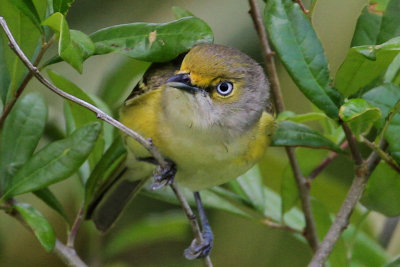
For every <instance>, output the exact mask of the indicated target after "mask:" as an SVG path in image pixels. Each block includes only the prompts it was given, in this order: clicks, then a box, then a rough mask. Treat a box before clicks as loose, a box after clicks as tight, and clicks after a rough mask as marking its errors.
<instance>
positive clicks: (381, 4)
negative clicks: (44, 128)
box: [369, 0, 390, 11]
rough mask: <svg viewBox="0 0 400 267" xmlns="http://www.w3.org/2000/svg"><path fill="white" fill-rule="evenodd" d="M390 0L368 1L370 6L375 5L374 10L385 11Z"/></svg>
mask: <svg viewBox="0 0 400 267" xmlns="http://www.w3.org/2000/svg"><path fill="white" fill-rule="evenodd" d="M389 1H390V0H369V4H370V5H375V6H374V10H376V11H385V10H386V7H387V5H388V3H389Z"/></svg>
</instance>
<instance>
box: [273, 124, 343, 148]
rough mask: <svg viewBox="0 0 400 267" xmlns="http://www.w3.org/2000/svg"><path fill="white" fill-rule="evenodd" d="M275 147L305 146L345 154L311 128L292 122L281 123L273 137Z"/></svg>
mask: <svg viewBox="0 0 400 267" xmlns="http://www.w3.org/2000/svg"><path fill="white" fill-rule="evenodd" d="M271 145H273V146H304V147H312V148H322V149H329V150H333V151H336V152H339V153H341V152H343V151H342V150H341V149H340V148H339V147H338V146H337V145H335V144H334V143H333V142H332V141H331V140H329V139H327V138H325V137H324V136H323V135H321V134H320V133H318V132H317V131H315V130H313V129H311V128H310V127H308V126H306V125H304V124H300V123H295V122H291V121H280V122H278V123H277V129H276V131H275V133H274V135H273V136H272V143H271Z"/></svg>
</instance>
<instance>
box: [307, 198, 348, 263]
mask: <svg viewBox="0 0 400 267" xmlns="http://www.w3.org/2000/svg"><path fill="white" fill-rule="evenodd" d="M311 204H312V211H313V216H314V220H315V226H316V229H317V235H318V238H319V239H320V240H323V238H324V237H325V235H326V234H327V233H328V231H329V228H330V226H331V224H332V219H331V216H330V214H329V212H328V211H327V209H326V208H325V207H324V206H323V205H322V204H321V203H320V202H319V201H317V200H316V199H311ZM328 260H329V262H330V266H332V267H342V266H348V260H347V250H346V246H345V243H344V241H343V239H342V238H339V240H338V241H337V242H336V244H335V247H334V249H333V251H332V253H331V255H330V256H329V258H328Z"/></svg>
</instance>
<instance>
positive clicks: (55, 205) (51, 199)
mask: <svg viewBox="0 0 400 267" xmlns="http://www.w3.org/2000/svg"><path fill="white" fill-rule="evenodd" d="M33 193H34V194H35V196H37V197H38V198H40V199H41V200H42V201H43V202H44V203H46V204H47V205H48V206H49V207H50V208H52V209H53V210H55V211H56V212H57V213H58V214H60V215H61V217H63V218H64V220H65V221H66V222H67V223H69V219H68V216H67V214H66V213H65V211H64V208H63V206H62V205H61V203H60V202H59V201H58V199H57V198H56V196H55V195H54V194H53V193H52V192H51V191H50V190H49V189H48V188H43V189H40V190H38V191H34V192H33Z"/></svg>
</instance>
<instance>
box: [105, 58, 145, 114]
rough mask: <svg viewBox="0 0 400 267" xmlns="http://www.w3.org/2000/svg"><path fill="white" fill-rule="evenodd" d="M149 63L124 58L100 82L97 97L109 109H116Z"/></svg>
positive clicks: (111, 67)
mask: <svg viewBox="0 0 400 267" xmlns="http://www.w3.org/2000/svg"><path fill="white" fill-rule="evenodd" d="M149 66H150V63H149V62H144V61H139V60H136V59H133V58H128V57H124V58H123V59H121V60H119V61H118V62H117V63H116V64H114V65H112V66H110V71H109V72H107V73H106V74H105V75H104V77H103V79H102V82H101V85H100V89H99V95H100V97H101V98H102V99H103V100H104V101H105V102H106V103H107V105H108V106H109V107H111V108H113V109H114V108H116V107H119V106H120V105H121V103H122V102H123V101H124V100H125V99H126V97H128V95H129V93H130V90H132V89H133V88H135V86H136V84H137V83H138V82H139V80H140V79H141V78H142V77H143V74H144V73H145V72H146V70H147V68H148V67H149Z"/></svg>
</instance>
